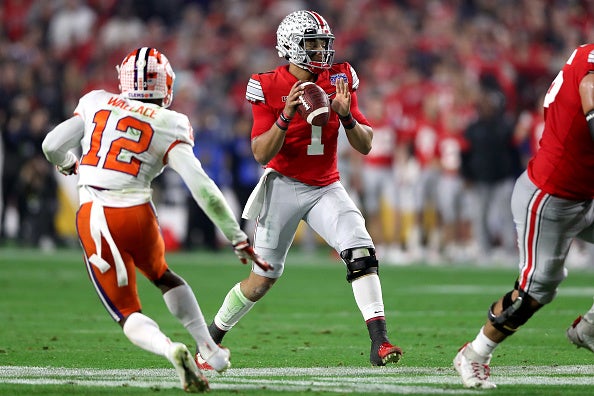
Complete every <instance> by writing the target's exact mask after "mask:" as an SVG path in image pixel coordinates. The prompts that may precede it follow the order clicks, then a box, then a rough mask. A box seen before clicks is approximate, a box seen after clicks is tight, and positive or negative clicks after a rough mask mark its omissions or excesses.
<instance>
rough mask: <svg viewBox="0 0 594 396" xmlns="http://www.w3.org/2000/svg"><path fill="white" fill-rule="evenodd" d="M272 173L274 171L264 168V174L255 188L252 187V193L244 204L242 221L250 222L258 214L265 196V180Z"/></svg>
mask: <svg viewBox="0 0 594 396" xmlns="http://www.w3.org/2000/svg"><path fill="white" fill-rule="evenodd" d="M272 172H276V171H275V170H274V169H272V168H266V170H265V171H264V174H262V176H261V177H260V181H258V184H256V187H254V191H252V193H251V194H250V197H249V198H248V200H247V202H246V204H245V208H243V213H242V215H241V217H243V218H244V219H248V220H252V219H255V218H256V217H258V215H259V214H260V210H261V209H262V205H263V204H264V198H265V196H266V179H267V178H268V175H270V174H271V173H272Z"/></svg>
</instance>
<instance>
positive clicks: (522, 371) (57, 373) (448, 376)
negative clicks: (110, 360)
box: [0, 365, 594, 394]
mask: <svg viewBox="0 0 594 396" xmlns="http://www.w3.org/2000/svg"><path fill="white" fill-rule="evenodd" d="M206 374H207V376H208V377H209V380H210V382H211V388H212V389H227V390H239V389H243V390H249V389H263V388H265V389H267V390H271V391H281V392H282V391H292V392H298V391H308V390H315V391H318V392H331V393H340V392H359V393H369V394H379V393H392V394H414V393H417V394H419V393H422V394H438V393H439V394H469V393H474V391H472V390H467V389H463V388H462V387H461V385H460V380H459V378H458V376H457V375H456V373H455V372H454V370H453V368H451V369H450V368H430V367H378V368H371V367H369V368H358V367H312V368H300V367H282V368H276V367H275V368H257V369H256V368H238V369H230V370H228V371H227V372H225V373H224V374H222V375H218V374H215V373H211V372H207V373H206ZM492 379H493V381H494V382H495V383H497V384H500V385H545V386H563V385H573V386H575V385H583V386H592V385H594V365H576V366H521V367H515V366H501V367H498V366H495V367H493V375H492ZM0 384H29V385H76V386H88V387H99V386H101V387H122V386H130V387H138V388H150V387H153V388H155V387H157V388H175V387H179V383H178V382H177V378H176V375H175V371H174V370H173V369H136V370H135V369H121V370H120V369H93V368H55V367H29V366H0ZM444 387H447V388H444Z"/></svg>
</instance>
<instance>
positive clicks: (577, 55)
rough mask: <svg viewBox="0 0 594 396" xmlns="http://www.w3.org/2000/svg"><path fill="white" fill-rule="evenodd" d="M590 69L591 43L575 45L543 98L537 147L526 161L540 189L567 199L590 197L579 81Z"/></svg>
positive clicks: (592, 174) (592, 188) (590, 160)
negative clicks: (541, 125) (542, 129)
mask: <svg viewBox="0 0 594 396" xmlns="http://www.w3.org/2000/svg"><path fill="white" fill-rule="evenodd" d="M592 71H594V44H586V45H582V46H580V47H578V48H577V49H576V50H575V51H574V52H573V54H571V56H570V57H569V59H568V60H567V63H566V64H565V66H564V67H563V69H561V71H560V72H559V74H558V75H557V77H556V78H555V80H554V81H553V83H552V84H551V86H550V88H549V90H548V92H547V94H546V96H545V99H544V118H545V127H544V132H543V134H542V138H541V140H540V148H539V150H538V151H537V152H536V155H535V156H534V157H533V158H532V160H531V161H530V162H529V164H528V175H529V176H530V179H531V180H532V181H533V182H534V183H535V184H536V185H537V186H538V187H539V188H541V189H542V190H543V191H545V192H547V193H549V194H553V195H557V196H559V197H562V198H567V199H577V200H583V199H592V198H594V142H592V137H591V136H590V131H589V128H588V124H587V122H586V117H585V116H584V112H583V110H582V104H581V99H580V95H579V84H580V81H581V80H582V78H583V77H584V76H585V75H586V74H588V73H589V72H592Z"/></svg>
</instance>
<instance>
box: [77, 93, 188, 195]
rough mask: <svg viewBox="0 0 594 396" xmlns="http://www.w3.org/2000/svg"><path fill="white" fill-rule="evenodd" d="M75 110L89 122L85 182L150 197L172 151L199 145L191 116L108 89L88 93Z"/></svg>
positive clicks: (84, 146)
mask: <svg viewBox="0 0 594 396" xmlns="http://www.w3.org/2000/svg"><path fill="white" fill-rule="evenodd" d="M74 113H75V114H76V115H78V116H80V117H81V118H82V119H83V121H84V136H83V137H82V139H81V142H80V143H81V147H82V157H81V160H80V168H79V174H80V178H79V185H80V186H93V187H97V188H98V189H101V190H123V191H127V192H129V193H130V194H129V195H131V196H134V195H138V196H139V197H140V196H145V197H146V198H147V199H146V200H147V201H148V199H150V184H151V182H152V180H153V179H154V178H155V177H157V176H158V175H159V174H160V173H161V172H162V171H163V168H164V167H165V165H166V162H167V160H166V156H167V153H168V151H169V150H170V149H171V148H172V147H173V146H175V145H176V144H178V143H187V144H189V145H191V146H193V144H194V141H193V132H192V127H191V125H190V122H189V120H188V117H187V116H185V115H183V114H181V113H177V112H175V111H172V110H167V109H165V108H163V107H161V106H158V105H154V104H150V103H143V102H139V101H135V100H131V99H127V98H124V97H122V96H120V95H117V94H113V93H109V92H106V91H102V90H99V91H92V92H90V93H88V94H86V95H85V96H83V97H82V98H81V99H80V101H79V103H78V106H77V107H76V109H75V110H74ZM145 202H146V201H145Z"/></svg>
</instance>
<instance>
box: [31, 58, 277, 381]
mask: <svg viewBox="0 0 594 396" xmlns="http://www.w3.org/2000/svg"><path fill="white" fill-rule="evenodd" d="M118 76H119V82H120V90H121V93H110V92H107V91H104V90H96V91H91V92H89V93H87V94H86V95H84V96H83V97H82V98H81V99H80V101H79V103H78V106H77V107H76V109H75V110H74V116H73V117H72V118H70V119H68V120H66V121H64V122H62V123H61V124H59V125H58V126H56V128H54V129H53V130H52V131H51V132H50V133H49V134H48V135H47V136H46V138H45V140H44V141H43V145H42V147H43V151H44V153H45V155H46V157H47V159H48V160H49V161H50V162H51V163H53V164H55V165H56V166H57V167H58V170H59V171H60V172H61V173H63V174H65V175H71V174H75V173H78V174H79V180H78V186H79V198H80V208H79V210H78V212H77V216H76V226H77V232H78V236H79V239H80V242H81V245H82V247H83V250H84V257H85V263H86V266H87V272H88V274H89V279H90V280H91V282H92V283H93V286H94V288H95V290H96V292H97V295H98V296H99V299H100V300H101V302H102V303H103V305H104V307H105V309H106V310H107V312H108V313H109V314H110V315H111V317H112V318H113V319H114V320H115V321H116V322H118V324H119V325H120V326H121V327H122V330H123V331H124V334H125V335H126V337H127V338H128V339H129V340H130V341H131V342H132V343H133V344H134V345H137V346H139V347H140V348H142V349H145V350H147V351H149V352H153V353H155V354H158V355H161V356H164V357H166V358H167V359H168V360H169V361H170V362H171V363H172V364H173V365H174V367H175V368H176V371H177V373H178V375H179V377H180V381H181V384H182V387H183V388H184V390H186V391H188V392H204V391H207V390H208V389H209V387H208V381H207V379H206V377H204V375H203V374H202V373H201V372H200V370H198V368H197V367H196V364H195V362H194V358H193V355H192V354H191V353H190V352H189V351H188V349H187V347H186V346H185V345H184V344H182V343H179V342H171V341H170V340H169V338H168V337H167V336H166V335H165V334H163V332H162V331H161V330H160V329H159V326H158V324H157V323H156V322H155V321H154V320H153V319H151V318H149V317H148V316H146V315H144V314H143V313H142V312H141V303H140V298H139V296H138V291H137V287H136V269H138V270H139V271H140V272H141V273H142V274H143V275H144V276H145V277H147V278H148V279H149V280H150V281H151V282H152V283H153V284H154V285H155V286H156V287H157V288H158V289H159V290H160V291H161V293H162V294H163V300H165V305H166V306H167V308H168V309H169V311H170V312H171V313H172V314H173V315H174V316H175V317H176V318H177V319H178V320H179V321H180V322H181V323H182V324H183V325H184V327H185V328H186V330H188V332H189V333H190V334H191V335H192V337H193V338H194V340H195V341H196V344H197V348H198V349H199V350H200V351H201V352H202V353H203V354H204V355H206V360H207V361H208V362H209V363H210V364H211V365H212V366H213V368H214V369H215V370H217V371H219V372H221V371H224V370H226V369H227V368H228V367H229V365H230V363H229V350H227V349H226V348H221V347H219V346H218V345H217V344H216V343H214V341H213V340H212V338H211V337H210V334H209V332H208V329H207V325H206V322H205V321H204V316H203V315H202V311H201V310H200V307H199V305H198V302H197V301H196V297H195V296H194V293H193V292H192V289H191V288H190V286H189V285H188V284H187V283H186V281H185V280H184V279H183V278H182V277H180V276H179V275H177V274H175V273H174V272H173V271H172V270H171V269H169V266H168V265H167V262H166V261H165V244H164V242H163V237H162V236H161V233H160V230H159V224H158V221H157V215H156V212H155V209H154V207H153V204H152V199H151V193H152V190H151V187H150V186H151V182H152V181H153V179H154V178H155V177H157V176H158V175H159V174H160V173H161V172H162V171H163V169H164V167H165V166H166V165H169V166H171V168H172V169H173V170H175V171H176V172H178V173H179V174H180V176H181V177H182V179H183V180H184V181H185V183H186V184H187V186H188V188H189V189H190V191H191V193H192V196H193V197H194V199H195V200H196V202H197V203H198V204H199V205H200V207H201V208H202V209H203V210H204V211H205V213H207V214H208V216H209V217H210V218H211V220H212V221H213V222H214V223H215V224H216V225H217V226H218V227H219V228H220V230H221V231H222V232H223V234H224V235H225V236H226V237H227V238H228V239H229V241H230V242H231V243H232V244H233V247H234V249H235V252H236V253H237V255H238V257H239V259H240V260H241V261H242V262H243V263H244V264H246V263H247V261H248V260H255V261H256V262H257V264H258V265H262V266H263V267H264V268H265V269H266V268H268V267H269V266H268V264H267V263H265V262H264V261H262V260H261V259H260V257H259V256H258V255H257V254H256V253H255V252H254V251H253V249H252V247H251V245H250V242H249V240H248V238H247V236H246V235H245V233H244V232H243V231H242V230H241V228H240V227H239V224H238V222H237V220H236V219H235V216H234V215H233V212H232V211H231V209H230V207H229V206H228V204H227V202H226V201H225V198H224V197H223V194H222V193H221V191H220V190H219V188H218V187H217V186H216V184H215V183H214V182H213V181H212V179H210V177H209V176H208V175H207V174H206V173H205V172H204V170H203V169H202V166H201V164H200V162H199V161H198V159H197V158H196V157H195V156H194V153H193V152H192V146H193V145H194V138H193V132H192V126H191V125H190V121H189V120H188V117H187V116H186V115H184V114H181V113H178V112H175V111H172V110H169V109H167V107H169V105H170V104H171V101H172V100H173V82H174V79H175V74H174V73H173V70H172V68H171V65H170V64H169V61H168V60H167V58H166V57H165V55H164V54H162V53H161V52H159V51H157V50H156V49H154V48H149V47H142V48H138V49H136V50H134V51H132V52H131V53H130V54H128V56H126V57H125V58H124V60H123V62H122V64H121V65H120V66H118ZM77 147H81V148H82V153H83V155H82V157H81V158H80V161H79V159H78V157H77V156H76V155H75V154H74V153H73V152H72V151H71V150H72V149H74V148H77ZM79 164H80V166H79Z"/></svg>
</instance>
